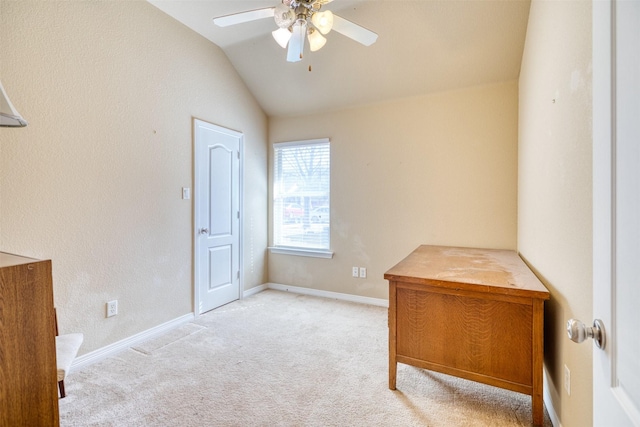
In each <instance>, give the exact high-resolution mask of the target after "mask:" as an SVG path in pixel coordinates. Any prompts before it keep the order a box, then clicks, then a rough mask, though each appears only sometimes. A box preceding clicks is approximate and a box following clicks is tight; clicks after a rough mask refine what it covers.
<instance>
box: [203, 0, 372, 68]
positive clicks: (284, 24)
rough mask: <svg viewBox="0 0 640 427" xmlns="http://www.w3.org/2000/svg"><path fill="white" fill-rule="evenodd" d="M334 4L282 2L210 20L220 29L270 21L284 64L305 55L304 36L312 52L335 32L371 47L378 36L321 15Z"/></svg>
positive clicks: (316, 0) (331, 15)
mask: <svg viewBox="0 0 640 427" xmlns="http://www.w3.org/2000/svg"><path fill="white" fill-rule="evenodd" d="M332 1H333V0H282V3H281V4H279V5H277V6H275V7H267V8H263V9H255V10H248V11H246V12H239V13H233V14H231V15H225V16H220V17H217V18H213V22H214V23H215V24H216V25H217V26H219V27H228V26H230V25H235V24H242V23H244V22H250V21H255V20H258V19H263V18H271V17H273V18H274V20H275V22H276V25H277V26H278V29H277V30H275V31H273V32H272V33H271V34H272V35H273V38H274V39H275V40H276V42H278V44H279V45H280V46H282V47H283V48H285V49H286V48H287V45H288V50H287V61H289V62H298V61H300V60H301V59H302V55H303V52H304V45H305V42H304V36H305V35H306V36H307V39H308V40H309V48H310V50H311V51H312V52H315V51H316V50H319V49H320V48H322V46H324V45H325V43H326V42H327V39H326V38H325V37H323V35H326V34H328V33H329V31H331V30H334V31H336V32H338V33H340V34H342V35H345V36H347V37H349V38H351V39H353V40H355V41H357V42H359V43H361V44H363V45H365V46H370V45H372V44H373V43H375V41H376V40H377V38H378V35H377V34H376V33H374V32H373V31H370V30H368V29H366V28H364V27H361V26H360V25H358V24H355V23H353V22H351V21H349V20H347V19H344V18H341V17H340V16H338V15H336V14H334V13H332V12H331V11H330V10H327V11H324V12H321V11H320V9H322V6H324V5H325V4H327V3H330V2H332Z"/></svg>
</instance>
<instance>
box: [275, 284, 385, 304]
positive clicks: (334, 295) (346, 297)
mask: <svg viewBox="0 0 640 427" xmlns="http://www.w3.org/2000/svg"><path fill="white" fill-rule="evenodd" d="M266 286H267V288H269V289H275V290H277V291H284V292H293V293H296V294H302V295H311V296H314V297H322V298H331V299H337V300H341V301H350V302H357V303H360V304H368V305H376V306H379V307H389V301H388V300H386V299H382V298H371V297H363V296H360V295H352V294H343V293H339V292H331V291H323V290H320V289H312V288H301V287H299V286H289V285H282V284H280V283H267V284H266Z"/></svg>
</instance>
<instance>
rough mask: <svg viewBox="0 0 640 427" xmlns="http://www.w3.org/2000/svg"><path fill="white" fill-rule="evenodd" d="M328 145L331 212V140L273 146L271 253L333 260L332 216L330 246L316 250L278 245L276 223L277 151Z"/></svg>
mask: <svg viewBox="0 0 640 427" xmlns="http://www.w3.org/2000/svg"><path fill="white" fill-rule="evenodd" d="M325 144H326V145H328V146H329V189H328V199H329V201H328V203H329V210H331V140H330V139H329V138H317V139H309V140H300V141H289V142H277V143H274V144H273V148H272V150H273V151H272V153H273V161H272V170H273V182H272V187H271V191H272V199H271V217H272V221H271V225H272V239H273V244H272V245H271V246H269V251H270V252H271V253H274V254H283V255H296V256H306V257H314V258H333V255H334V252H333V251H332V250H331V216H329V224H328V236H327V237H328V245H327V248H314V247H308V246H287V245H276V244H275V240H276V221H278V220H279V219H278V218H277V217H276V209H277V204H276V203H277V202H276V197H277V194H276V186H277V185H278V177H277V176H276V172H277V168H276V164H277V161H278V158H277V150H278V149H281V148H288V147H296V146H312V145H325Z"/></svg>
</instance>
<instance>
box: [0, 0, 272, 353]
mask: <svg viewBox="0 0 640 427" xmlns="http://www.w3.org/2000/svg"><path fill="white" fill-rule="evenodd" d="M0 58H1V61H0V75H1V76H2V82H3V84H4V86H5V88H6V89H7V91H9V93H10V95H11V99H12V101H13V103H14V104H15V106H16V108H17V109H18V111H20V113H21V114H22V115H23V116H24V117H25V118H26V120H27V121H28V122H29V126H27V127H26V128H24V129H2V130H0V139H1V142H0V150H1V151H0V190H1V191H0V250H2V251H6V252H13V253H19V254H24V255H27V256H33V257H37V258H50V259H52V260H53V273H54V293H55V303H56V305H57V306H58V311H59V313H58V314H59V317H60V322H61V326H62V329H63V331H65V330H66V331H80V332H84V333H85V343H84V345H83V347H82V350H81V352H82V353H85V352H88V351H91V350H95V349H97V348H100V347H102V346H106V345H108V344H111V343H113V342H116V341H118V340H120V339H123V338H126V337H129V336H131V335H134V334H136V333H138V332H141V331H144V330H146V329H149V328H151V327H154V326H157V325H159V324H162V323H164V322H167V321H169V320H172V319H175V318H177V317H179V316H181V315H184V314H187V313H190V312H192V308H193V307H192V304H193V303H192V301H193V290H192V275H193V273H192V271H193V261H192V257H193V249H192V248H193V240H192V231H193V224H192V215H193V213H192V201H193V200H181V187H191V188H193V166H192V164H193V149H192V144H193V142H192V120H193V118H199V119H202V120H206V121H210V122H213V123H215V124H218V125H221V126H225V127H228V128H231V129H236V130H239V131H242V132H244V134H245V168H244V170H245V176H244V187H245V197H244V207H245V219H246V226H245V234H244V248H245V262H244V267H245V268H244V279H245V287H246V288H249V287H252V286H256V285H259V284H261V283H263V282H264V281H265V280H266V273H265V271H266V269H265V268H266V266H265V263H266V255H265V247H266V243H267V216H266V212H267V183H266V181H267V150H266V149H267V142H266V138H267V118H266V116H265V115H264V113H263V112H262V110H261V109H260V107H259V106H258V104H257V103H256V101H255V100H254V98H253V96H252V95H251V94H250V93H249V91H248V90H247V88H246V87H245V85H244V83H243V82H242V81H241V80H240V78H239V77H238V75H237V74H236V72H235V70H234V69H233V67H232V66H231V64H230V63H229V61H228V60H227V58H226V56H225V55H224V54H223V53H222V51H221V50H220V49H219V48H218V47H216V46H214V45H213V44H212V43H210V42H208V41H207V40H205V39H204V38H202V37H200V36H198V35H197V34H195V33H194V32H192V31H191V30H188V29H187V28H186V27H184V26H183V25H181V24H179V23H178V22H176V21H175V20H173V19H171V18H169V17H168V16H166V15H165V14H163V13H162V12H160V11H159V10H158V9H156V8H155V7H153V6H151V5H150V4H148V3H147V2H142V1H131V2H116V1H102V2H79V1H74V2H62V1H59V2H45V1H17V2H14V1H5V0H3V1H1V2H0ZM111 299H118V300H119V310H120V314H119V315H118V316H117V317H114V318H110V319H105V302H106V301H108V300H111Z"/></svg>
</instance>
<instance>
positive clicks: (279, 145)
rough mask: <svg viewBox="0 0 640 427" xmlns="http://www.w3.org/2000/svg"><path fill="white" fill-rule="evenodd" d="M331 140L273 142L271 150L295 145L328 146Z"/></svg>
mask: <svg viewBox="0 0 640 427" xmlns="http://www.w3.org/2000/svg"><path fill="white" fill-rule="evenodd" d="M330 142H331V139H329V138H317V139H307V140H304V141H289V142H274V143H273V148H274V149H275V148H276V147H278V148H282V147H295V146H297V145H311V144H329V143H330Z"/></svg>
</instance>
